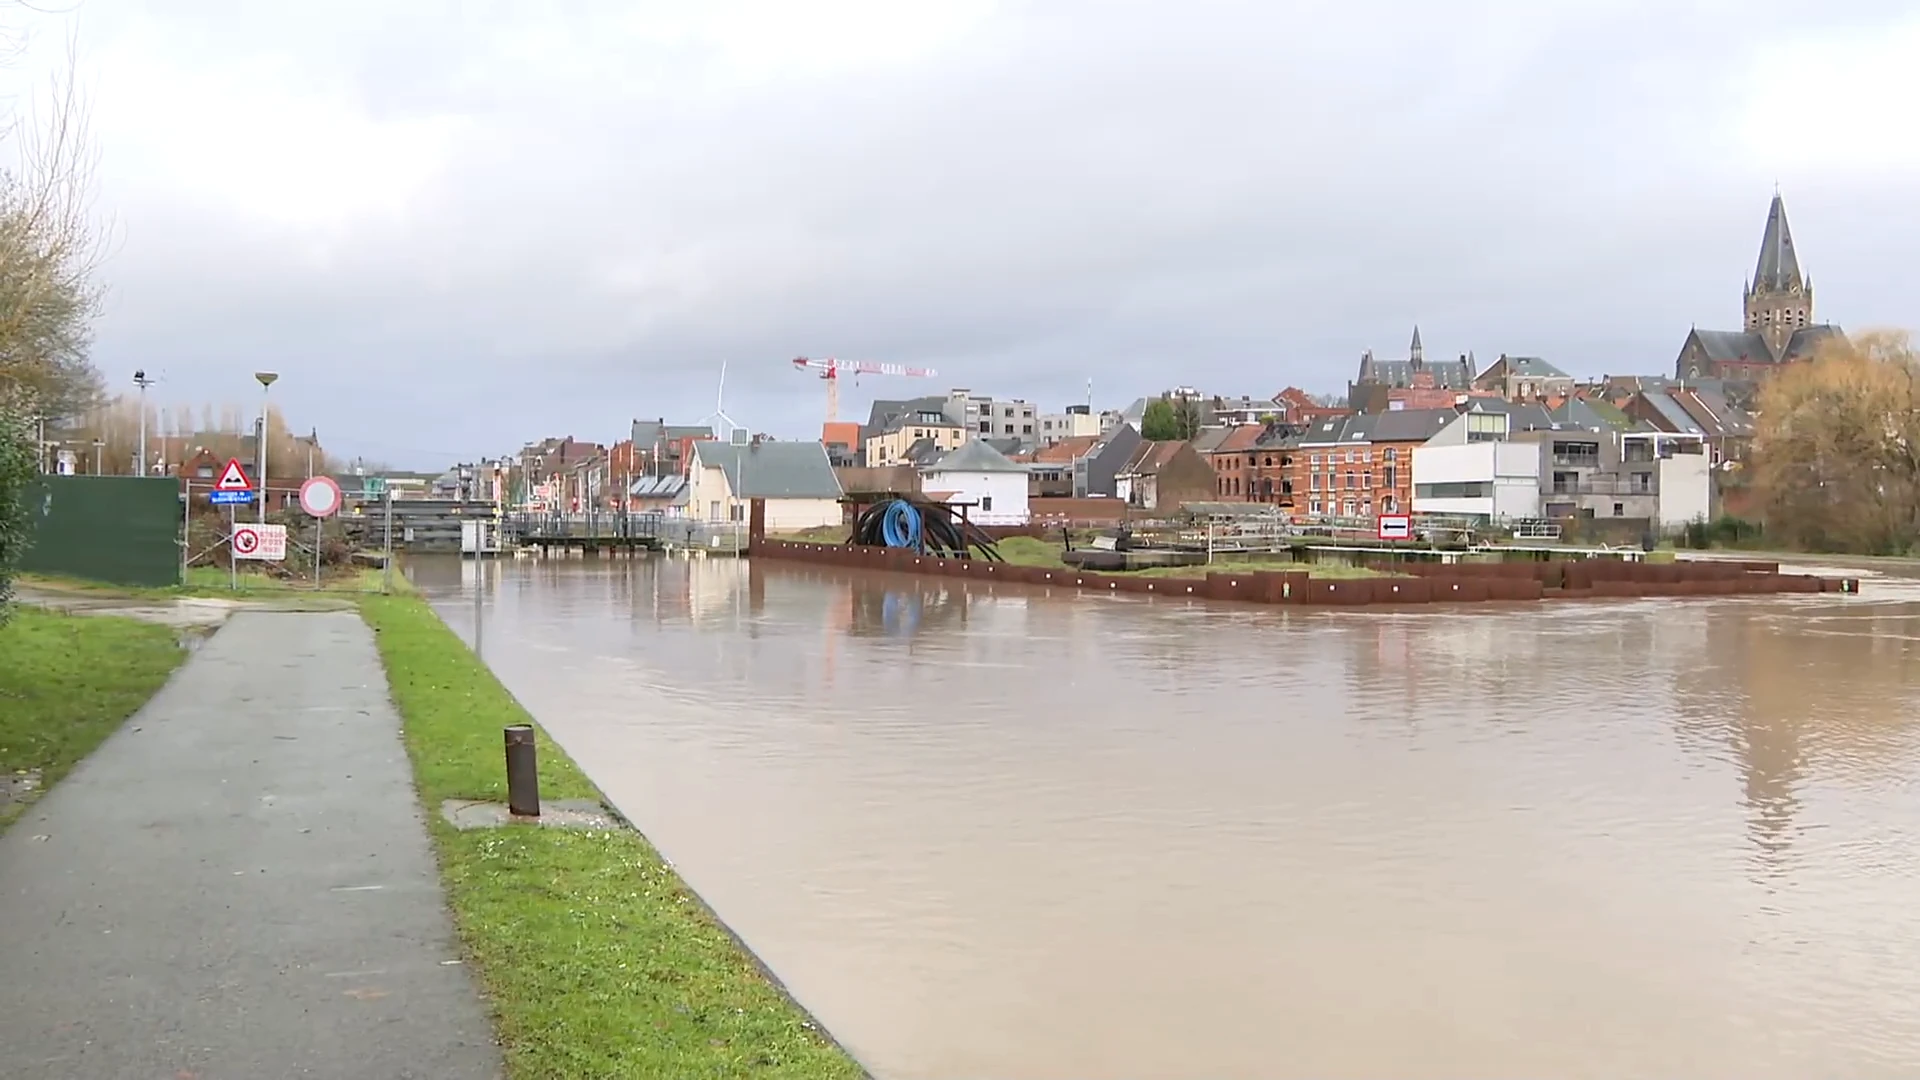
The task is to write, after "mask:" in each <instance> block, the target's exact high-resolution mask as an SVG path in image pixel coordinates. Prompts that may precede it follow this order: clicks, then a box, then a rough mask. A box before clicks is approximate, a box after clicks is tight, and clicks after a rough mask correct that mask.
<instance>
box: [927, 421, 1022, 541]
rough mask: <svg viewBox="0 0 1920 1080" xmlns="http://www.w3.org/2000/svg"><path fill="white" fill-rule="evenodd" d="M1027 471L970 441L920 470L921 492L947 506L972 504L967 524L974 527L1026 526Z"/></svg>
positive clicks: (978, 443)
mask: <svg viewBox="0 0 1920 1080" xmlns="http://www.w3.org/2000/svg"><path fill="white" fill-rule="evenodd" d="M1027 472H1028V470H1027V467H1026V466H1025V465H1017V464H1015V463H1014V462H1012V461H1009V460H1007V456H1006V455H1005V454H1002V453H1001V452H1000V451H998V450H995V449H994V448H993V447H991V446H989V445H987V443H986V441H985V440H984V439H973V440H971V441H969V442H967V443H966V444H965V445H963V446H961V447H960V448H959V449H958V450H954V451H953V452H951V453H949V454H947V455H946V456H944V457H942V458H941V459H940V460H938V461H936V462H934V463H933V464H931V465H929V466H927V467H926V468H923V469H921V470H920V490H922V491H924V492H926V493H927V494H928V495H929V496H930V497H932V498H936V499H939V500H940V501H942V502H946V503H956V504H959V503H971V504H972V505H970V506H968V507H967V508H966V515H967V520H968V521H971V522H973V523H974V524H977V525H1025V524H1026V523H1027V516H1028V515H1027Z"/></svg>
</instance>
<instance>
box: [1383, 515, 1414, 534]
mask: <svg viewBox="0 0 1920 1080" xmlns="http://www.w3.org/2000/svg"><path fill="white" fill-rule="evenodd" d="M1380 539H1382V540H1411V539H1413V517H1412V515H1409V514H1381V515H1380Z"/></svg>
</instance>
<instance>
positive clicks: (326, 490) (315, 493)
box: [300, 476, 341, 589]
mask: <svg viewBox="0 0 1920 1080" xmlns="http://www.w3.org/2000/svg"><path fill="white" fill-rule="evenodd" d="M340 502H341V499H340V485H339V484H336V483H334V482H333V478H332V477H330V476H310V477H308V478H307V482H306V483H304V484H301V485H300V509H302V510H304V511H306V512H307V514H308V515H309V516H311V517H312V518H313V587H314V588H316V589H317V588H319V587H320V539H321V537H320V530H321V528H322V527H323V526H325V524H326V520H327V519H328V518H330V517H332V516H333V515H334V514H336V513H338V512H339V511H340Z"/></svg>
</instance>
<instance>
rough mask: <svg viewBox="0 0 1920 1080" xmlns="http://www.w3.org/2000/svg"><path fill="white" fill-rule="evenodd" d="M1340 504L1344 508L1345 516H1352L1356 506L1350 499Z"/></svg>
mask: <svg viewBox="0 0 1920 1080" xmlns="http://www.w3.org/2000/svg"><path fill="white" fill-rule="evenodd" d="M1341 506H1342V507H1343V508H1344V509H1345V511H1346V516H1347V517H1352V516H1354V513H1355V511H1356V509H1357V507H1355V505H1354V502H1353V500H1352V499H1348V500H1347V501H1346V502H1344V503H1342V504H1341Z"/></svg>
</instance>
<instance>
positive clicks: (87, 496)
mask: <svg viewBox="0 0 1920 1080" xmlns="http://www.w3.org/2000/svg"><path fill="white" fill-rule="evenodd" d="M30 497H31V499H32V502H31V503H30V504H29V505H30V506H31V507H32V508H33V524H32V529H33V532H32V536H31V541H32V542H31V543H30V544H29V546H28V547H27V551H26V554H25V555H24V556H23V557H22V558H21V560H20V569H22V570H25V571H27V572H29V573H35V574H62V575H66V576H68V577H77V578H87V579H89V580H92V581H105V582H111V583H113V584H115V585H139V586H146V587H152V588H165V587H168V586H173V585H178V584H180V521H181V513H182V511H181V506H180V482H179V481H178V480H173V479H169V478H166V477H145V476H56V475H46V476H42V477H41V478H40V480H39V483H38V485H37V486H36V488H35V489H34V491H33V492H32V494H31V496H30Z"/></svg>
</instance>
